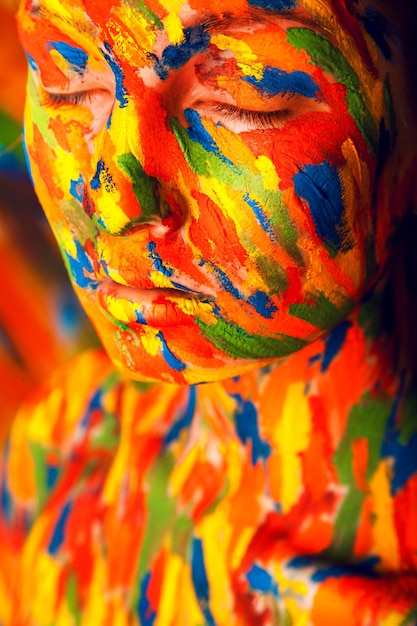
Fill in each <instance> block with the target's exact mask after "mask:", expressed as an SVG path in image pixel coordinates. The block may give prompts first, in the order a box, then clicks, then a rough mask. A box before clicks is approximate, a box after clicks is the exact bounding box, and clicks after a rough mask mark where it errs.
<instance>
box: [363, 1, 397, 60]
mask: <svg viewBox="0 0 417 626" xmlns="http://www.w3.org/2000/svg"><path fill="white" fill-rule="evenodd" d="M358 17H359V19H360V21H361V22H362V24H363V25H364V27H365V30H366V31H367V33H368V34H369V35H370V36H371V37H372V39H373V40H374V41H375V43H376V45H377V46H378V48H379V49H380V50H381V52H382V54H383V55H384V57H385V58H386V59H387V61H391V59H392V50H391V47H390V45H389V43H388V41H387V39H388V40H389V39H392V38H393V37H395V31H394V27H393V26H392V24H391V23H390V22H389V21H388V20H387V18H386V17H385V16H384V15H382V14H381V13H380V12H379V11H377V10H376V9H373V8H372V7H366V8H365V12H364V14H363V15H359V16H358Z"/></svg>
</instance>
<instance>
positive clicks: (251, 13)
mask: <svg viewBox="0 0 417 626" xmlns="http://www.w3.org/2000/svg"><path fill="white" fill-rule="evenodd" d="M314 17H316V18H317V19H314ZM277 20H283V21H294V22H297V23H298V24H302V25H303V26H306V27H307V28H312V27H314V28H315V29H316V30H317V31H318V32H319V33H320V34H322V35H329V29H328V28H326V27H325V25H324V24H323V23H322V22H321V20H320V19H319V15H317V16H306V14H305V13H304V14H303V13H302V12H300V11H297V9H296V8H295V9H283V10H280V11H278V10H274V11H271V10H269V11H266V10H264V9H261V8H256V7H248V9H247V10H246V11H245V13H244V14H243V15H242V14H239V15H236V14H234V13H232V12H230V13H223V14H222V15H220V16H219V15H216V14H210V15H208V16H207V17H205V18H203V19H202V20H196V22H195V24H200V25H201V26H202V27H203V28H205V29H206V30H207V31H208V32H210V33H211V32H213V31H221V30H223V29H225V30H227V29H230V28H231V27H236V28H241V27H245V26H253V25H254V23H255V24H261V25H264V26H267V25H269V24H271V25H276V24H277Z"/></svg>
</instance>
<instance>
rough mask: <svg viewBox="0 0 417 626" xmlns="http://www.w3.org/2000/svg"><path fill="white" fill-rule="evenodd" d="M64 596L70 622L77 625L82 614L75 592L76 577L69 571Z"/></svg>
mask: <svg viewBox="0 0 417 626" xmlns="http://www.w3.org/2000/svg"><path fill="white" fill-rule="evenodd" d="M65 596H66V600H67V605H68V610H69V612H70V615H71V618H72V623H73V625H74V626H79V625H80V624H81V618H82V614H81V610H80V606H79V600H78V593H77V578H76V576H75V574H74V573H71V574H70V575H69V577H68V580H67V584H66V591H65Z"/></svg>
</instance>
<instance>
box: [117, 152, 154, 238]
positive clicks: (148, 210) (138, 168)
mask: <svg viewBox="0 0 417 626" xmlns="http://www.w3.org/2000/svg"><path fill="white" fill-rule="evenodd" d="M117 163H118V164H119V166H120V168H121V169H122V170H123V171H124V172H125V173H126V174H127V175H128V177H129V178H130V180H131V181H132V188H133V193H134V194H135V196H136V200H137V201H138V203H139V206H140V208H141V215H139V216H138V217H137V218H135V220H134V222H135V224H136V223H137V224H140V223H143V222H149V221H153V220H155V218H156V219H158V218H162V217H164V214H163V213H162V211H161V206H162V203H161V202H160V198H159V193H158V188H159V185H158V181H157V179H156V178H153V177H152V176H148V174H146V173H145V171H144V169H143V167H142V165H141V164H140V162H139V161H138V159H137V158H136V157H135V155H134V154H132V153H131V152H127V153H126V154H121V155H120V156H119V157H118V159H117ZM132 225H133V220H132V221H131V222H129V225H128V228H131V227H132ZM125 228H127V227H125Z"/></svg>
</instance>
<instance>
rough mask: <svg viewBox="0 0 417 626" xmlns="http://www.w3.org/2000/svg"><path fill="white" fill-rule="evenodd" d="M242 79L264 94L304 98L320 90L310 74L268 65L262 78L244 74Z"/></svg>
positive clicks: (315, 95)
mask: <svg viewBox="0 0 417 626" xmlns="http://www.w3.org/2000/svg"><path fill="white" fill-rule="evenodd" d="M242 80H244V81H245V82H247V83H249V84H250V85H252V87H255V88H256V89H258V91H261V92H262V94H263V95H264V96H277V95H278V94H282V95H285V94H291V95H292V94H298V95H300V96H305V97H306V98H317V95H318V93H319V91H320V90H319V87H318V85H316V83H315V82H314V80H313V79H312V78H311V76H310V75H309V74H306V73H305V72H300V71H295V72H285V71H284V70H279V69H278V68H276V67H269V66H267V67H265V69H264V73H263V76H262V78H259V79H257V78H255V76H244V77H243V78H242Z"/></svg>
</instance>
